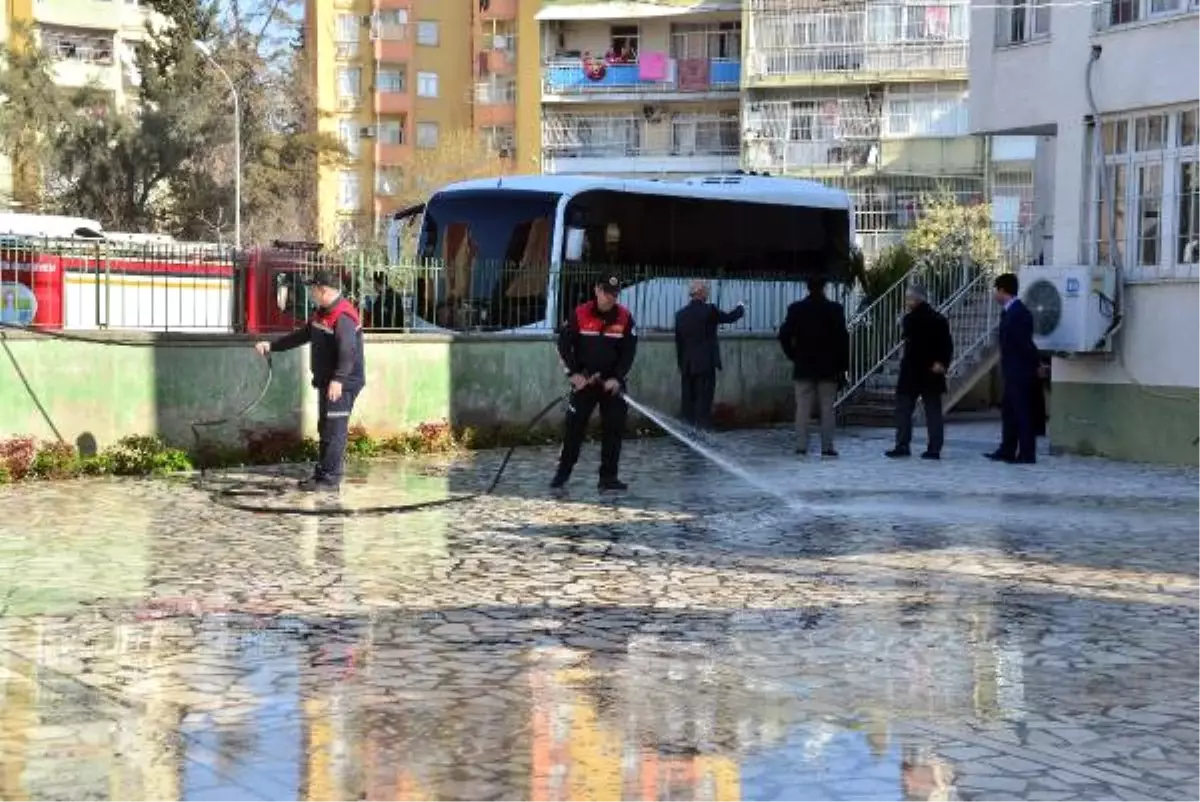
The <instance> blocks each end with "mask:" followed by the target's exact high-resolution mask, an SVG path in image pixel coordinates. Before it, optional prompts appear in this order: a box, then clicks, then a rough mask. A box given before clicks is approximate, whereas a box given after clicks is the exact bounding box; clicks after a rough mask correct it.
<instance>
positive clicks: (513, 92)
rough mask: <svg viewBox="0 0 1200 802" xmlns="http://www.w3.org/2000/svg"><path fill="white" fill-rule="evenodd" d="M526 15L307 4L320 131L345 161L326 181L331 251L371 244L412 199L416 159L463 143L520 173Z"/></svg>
mask: <svg viewBox="0 0 1200 802" xmlns="http://www.w3.org/2000/svg"><path fill="white" fill-rule="evenodd" d="M526 5H527V4H526ZM518 11H519V9H518V3H517V0H470V2H447V1H446V0H308V5H307V8H306V26H305V34H306V46H307V47H308V48H309V52H310V53H312V54H313V58H312V64H313V83H314V86H315V96H316V104H317V108H318V111H319V114H320V121H319V126H320V127H321V129H322V130H324V131H326V132H328V133H331V134H334V135H336V136H337V137H338V138H339V139H340V140H341V142H342V144H343V145H344V147H345V149H346V152H347V154H348V158H347V159H346V160H345V161H344V162H343V163H340V164H335V165H329V166H327V167H323V168H322V170H321V172H320V175H319V177H318V181H319V192H318V197H319V207H320V208H319V210H318V212H319V218H320V220H321V237H322V240H323V241H326V242H339V241H341V242H345V241H348V240H353V239H357V238H363V237H369V236H373V234H374V232H377V231H378V230H379V227H380V226H381V225H382V224H383V221H385V220H386V218H387V215H388V213H389V212H391V211H394V210H395V208H396V206H397V204H398V203H399V199H398V196H399V195H400V194H401V193H402V192H403V191H404V189H405V188H406V187H408V188H409V189H410V190H411V189H412V188H413V184H412V182H413V181H414V180H416V177H415V176H414V175H412V171H413V164H414V162H415V161H419V158H418V154H419V153H420V152H421V151H436V150H437V149H438V148H439V147H441V146H442V145H444V144H445V141H446V139H447V138H448V137H450V136H457V135H459V134H460V132H463V131H473V132H475V133H476V134H478V135H479V136H481V137H485V138H486V139H487V140H488V141H489V142H490V143H492V146H493V147H494V148H495V149H496V152H497V153H498V154H500V155H501V156H503V157H504V158H505V159H507V160H509V163H510V164H511V165H512V166H513V169H515V170H519V169H522V163H521V160H520V158H519V156H518V136H517V119H518V113H517V112H518V102H517V99H518V96H519V94H520V93H519V92H518V91H517V90H518V79H517V72H518V67H519V64H518V61H519V59H520V51H519V48H518V46H517V43H518V41H519V40H520V30H519V28H520V27H521V24H522V23H521V20H520V19H519V18H518ZM531 20H532V12H529V14H528V21H531ZM531 100H534V105H533V106H531V107H530V109H529V110H528V112H527V113H528V114H532V115H533V116H534V117H536V102H535V99H534V98H531ZM529 166H532V164H531V165H529ZM524 169H528V167H525V168H524Z"/></svg>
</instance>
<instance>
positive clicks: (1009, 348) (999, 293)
mask: <svg viewBox="0 0 1200 802" xmlns="http://www.w3.org/2000/svg"><path fill="white" fill-rule="evenodd" d="M993 287H994V288H995V298H996V303H998V304H1000V306H1002V307H1003V308H1004V311H1003V312H1001V313H1000V375H1001V377H1002V378H1003V380H1004V399H1003V402H1002V415H1003V423H1002V429H1001V435H1000V447H999V448H998V449H996V450H995V451H993V452H992V453H991V454H988V455H987V457H988V459H992V460H996V461H997V462H1009V463H1017V464H1026V465H1032V464H1033V463H1034V462H1036V461H1037V435H1036V434H1035V432H1036V429H1035V427H1034V421H1033V414H1032V412H1033V410H1032V409H1031V407H1032V404H1031V403H1030V399H1031V398H1032V397H1033V388H1034V386H1035V384H1036V382H1037V380H1038V369H1039V368H1040V367H1041V357H1040V355H1039V354H1038V348H1037V345H1035V344H1034V342H1033V314H1032V313H1031V312H1030V311H1029V309H1028V308H1027V307H1026V306H1025V304H1023V303H1022V302H1021V299H1020V298H1019V297H1018V294H1019V292H1020V288H1021V285H1020V284H1019V283H1018V281H1017V277H1016V276H1014V275H1013V274H1012V273H1005V274H1004V275H1001V276H997V277H996V281H995V282H994V284H993Z"/></svg>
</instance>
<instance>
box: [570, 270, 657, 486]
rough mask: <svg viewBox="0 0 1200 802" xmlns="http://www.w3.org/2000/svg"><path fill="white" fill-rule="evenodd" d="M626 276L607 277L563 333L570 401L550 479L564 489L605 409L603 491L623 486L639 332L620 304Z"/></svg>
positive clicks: (602, 448)
mask: <svg viewBox="0 0 1200 802" xmlns="http://www.w3.org/2000/svg"><path fill="white" fill-rule="evenodd" d="M620 290H621V280H620V279H619V278H617V277H616V276H606V277H605V278H604V279H603V280H602V281H601V282H600V283H598V284H597V285H596V286H595V289H594V290H593V294H594V296H595V297H594V298H593V299H592V300H590V301H587V302H586V303H583V304H581V305H579V306H578V307H576V309H575V311H574V312H573V313H572V314H571V316H570V318H568V319H567V322H566V323H565V324H564V325H563V327H562V329H561V330H560V331H559V335H558V355H559V357H560V358H561V359H562V363H563V367H564V369H565V370H566V373H567V380H568V381H570V382H571V389H572V395H571V404H570V408H569V409H568V411H567V425H566V434H565V436H564V438H563V447H562V455H561V456H560V457H559V460H558V471H557V472H556V473H555V474H554V480H553V481H552V482H551V483H550V487H552V488H555V489H557V488H561V487H562V486H563V485H565V484H566V483H567V480H568V479H570V478H571V470H572V469H573V468H574V467H575V463H576V462H577V461H578V460H579V449H580V448H581V447H582V446H583V438H584V436H585V435H586V434H587V425H588V420H589V419H590V418H591V417H592V410H594V409H595V408H596V407H597V406H599V407H600V426H601V441H600V485H599V487H600V490H624V489H626V487H627V485H626V484H625V483H624V482H622V481H621V480H620V479H619V478H617V466H618V463H619V462H620V459H621V435H622V433H623V430H624V428H625V413H626V410H627V407H626V404H625V398H624V391H625V378H626V376H628V375H629V370H630V368H632V367H633V357H634V354H635V353H636V351H637V336H636V335H635V334H634V330H633V316H632V315H631V314H629V310H628V309H626V308H625V307H623V306H621V305H620V304H619V303H617V295H618V293H619V292H620Z"/></svg>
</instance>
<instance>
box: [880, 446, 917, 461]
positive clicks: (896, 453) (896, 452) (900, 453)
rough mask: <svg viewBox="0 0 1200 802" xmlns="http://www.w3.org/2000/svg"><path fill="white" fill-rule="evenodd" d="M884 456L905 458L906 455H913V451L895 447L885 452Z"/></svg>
mask: <svg viewBox="0 0 1200 802" xmlns="http://www.w3.org/2000/svg"><path fill="white" fill-rule="evenodd" d="M883 456H885V457H887V458H888V459H904V458H905V457H911V456H912V452H911V451H909V450H908V449H907V448H893V449H892V450H891V451H885V452H883Z"/></svg>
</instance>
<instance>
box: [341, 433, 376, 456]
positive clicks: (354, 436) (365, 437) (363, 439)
mask: <svg viewBox="0 0 1200 802" xmlns="http://www.w3.org/2000/svg"><path fill="white" fill-rule="evenodd" d="M379 452H380V447H379V443H376V442H375V441H374V440H373V439H372V438H371V435H369V434H367V429H366V427H365V426H351V427H350V432H349V435H348V437H347V439H346V456H348V457H351V458H357V459H370V458H371V457H377V456H379Z"/></svg>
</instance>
